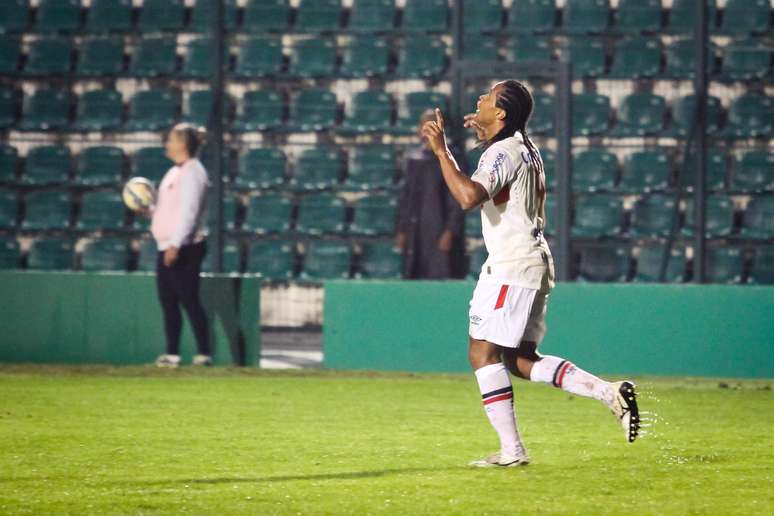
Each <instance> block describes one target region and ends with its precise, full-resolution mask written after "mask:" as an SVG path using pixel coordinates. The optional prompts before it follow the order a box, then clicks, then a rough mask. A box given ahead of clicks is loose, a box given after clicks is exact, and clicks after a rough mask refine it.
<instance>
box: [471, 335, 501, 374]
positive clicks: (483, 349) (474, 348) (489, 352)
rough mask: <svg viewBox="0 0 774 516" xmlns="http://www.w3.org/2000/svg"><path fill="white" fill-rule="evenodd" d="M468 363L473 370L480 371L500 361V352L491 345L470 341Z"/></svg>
mask: <svg viewBox="0 0 774 516" xmlns="http://www.w3.org/2000/svg"><path fill="white" fill-rule="evenodd" d="M468 361H469V362H470V366H471V367H472V368H473V370H476V369H481V368H482V367H484V366H487V365H490V364H496V363H497V362H499V361H500V351H499V349H498V347H497V346H496V345H494V344H492V343H489V342H486V341H481V340H475V339H470V344H469V346H468Z"/></svg>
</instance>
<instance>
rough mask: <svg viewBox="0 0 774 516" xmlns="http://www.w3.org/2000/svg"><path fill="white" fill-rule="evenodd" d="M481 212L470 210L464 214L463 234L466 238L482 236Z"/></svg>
mask: <svg viewBox="0 0 774 516" xmlns="http://www.w3.org/2000/svg"><path fill="white" fill-rule="evenodd" d="M481 231H482V229H481V213H479V212H478V211H472V212H468V213H466V214H465V236H466V237H468V238H482V232H481Z"/></svg>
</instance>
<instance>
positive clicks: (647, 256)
mask: <svg viewBox="0 0 774 516" xmlns="http://www.w3.org/2000/svg"><path fill="white" fill-rule="evenodd" d="M665 252H666V247H665V246H664V245H661V244H650V245H647V246H643V247H641V248H640V253H639V256H638V257H637V267H636V272H635V275H634V281H638V282H643V283H644V282H655V281H660V280H661V277H660V275H661V262H662V260H663V259H664V253H665ZM686 263H687V259H686V257H685V249H683V248H682V247H672V248H671V249H670V250H669V258H668V260H667V268H666V275H665V278H664V279H665V281H666V282H668V283H677V282H682V281H685V276H686V272H685V269H686V267H685V266H686Z"/></svg>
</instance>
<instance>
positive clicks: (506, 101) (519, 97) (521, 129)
mask: <svg viewBox="0 0 774 516" xmlns="http://www.w3.org/2000/svg"><path fill="white" fill-rule="evenodd" d="M500 85H501V86H502V88H501V89H500V93H499V95H497V101H496V102H495V105H496V106H497V107H499V108H500V109H502V110H503V111H505V120H504V122H505V125H504V126H503V128H502V129H500V131H499V132H498V133H497V134H495V135H494V136H493V137H492V138H491V139H490V140H487V141H486V142H483V147H484V148H488V147H490V146H491V145H492V144H494V143H496V142H499V141H501V140H504V139H506V138H510V137H511V136H513V135H514V134H516V133H521V136H522V139H523V140H524V145H525V146H526V147H527V152H528V153H529V157H530V160H531V161H532V162H533V163H534V164H535V173H536V175H537V176H538V177H539V178H540V176H542V175H543V174H542V172H543V160H542V159H541V158H540V153H539V152H538V150H537V147H535V145H534V144H533V143H532V140H531V139H530V138H529V136H527V122H528V121H529V118H530V116H532V110H533V108H534V106H535V102H534V101H533V100H532V94H531V93H530V92H529V90H528V89H527V87H526V86H524V84H522V83H521V82H519V81H516V80H513V79H509V80H507V81H503V82H501V83H500ZM543 177H544V176H543ZM538 185H540V186H539V191H540V194H541V196H542V194H544V192H545V180H539V181H538Z"/></svg>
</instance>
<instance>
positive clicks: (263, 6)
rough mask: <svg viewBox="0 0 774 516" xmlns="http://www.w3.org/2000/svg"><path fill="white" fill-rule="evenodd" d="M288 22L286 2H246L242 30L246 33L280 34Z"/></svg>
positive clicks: (261, 0) (269, 0) (288, 12)
mask: <svg viewBox="0 0 774 516" xmlns="http://www.w3.org/2000/svg"><path fill="white" fill-rule="evenodd" d="M289 22H290V2H289V1H288V0H248V2H247V5H245V8H244V20H243V22H242V30H244V31H246V32H248V33H260V32H282V31H285V30H286V29H287V28H288V23H289Z"/></svg>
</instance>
